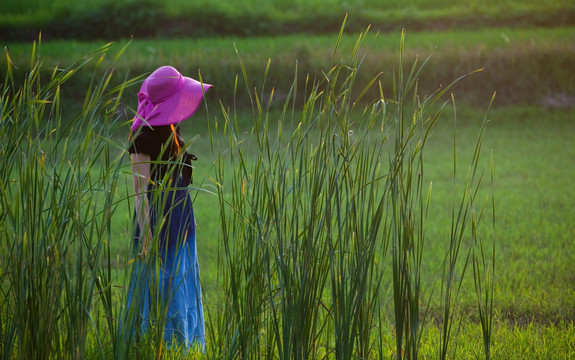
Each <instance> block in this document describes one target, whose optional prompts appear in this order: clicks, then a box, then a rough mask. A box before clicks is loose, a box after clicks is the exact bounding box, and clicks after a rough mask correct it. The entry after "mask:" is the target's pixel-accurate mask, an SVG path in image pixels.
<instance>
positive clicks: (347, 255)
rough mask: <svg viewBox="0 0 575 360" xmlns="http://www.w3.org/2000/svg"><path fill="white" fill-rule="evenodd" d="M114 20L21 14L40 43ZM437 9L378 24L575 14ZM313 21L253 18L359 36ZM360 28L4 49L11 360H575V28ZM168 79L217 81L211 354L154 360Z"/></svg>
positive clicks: (410, 8) (301, 5) (207, 251)
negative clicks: (153, 277)
mask: <svg viewBox="0 0 575 360" xmlns="http://www.w3.org/2000/svg"><path fill="white" fill-rule="evenodd" d="M32 3H34V4H35V8H36V12H31V11H27V10H25V9H28V8H29V5H30V4H32ZM106 3H108V2H106V1H104V0H93V1H87V2H84V3H82V4H83V5H80V4H79V3H77V2H75V3H74V2H67V1H64V0H60V1H58V2H54V3H47V2H33V1H31V0H27V1H22V2H18V3H4V2H3V3H2V4H1V5H0V9H2V10H8V8H9V7H10V9H9V11H11V13H13V14H19V15H18V16H20V17H21V19H25V20H23V21H24V22H23V23H25V24H38V23H48V22H49V21H50V17H51V16H52V15H53V14H54V13H66V12H67V13H71V14H73V13H74V12H75V11H84V12H88V11H91V9H98V8H99V7H100V6H102V5H103V4H106ZM122 3H129V2H128V1H119V2H118V4H122ZM385 3H386V4H387V2H385ZM432 3H433V4H432ZM432 3H430V2H424V1H416V0H414V1H410V2H409V3H408V4H407V6H406V5H405V4H404V5H402V6H399V5H398V4H399V3H398V2H389V3H388V4H387V5H388V6H387V8H388V11H381V10H380V9H381V6H380V4H381V2H375V1H371V0H365V1H362V2H361V4H359V5H361V8H362V10H361V11H360V14H361V16H362V19H363V17H371V18H374V19H376V20H378V21H379V24H381V22H382V21H384V22H385V21H389V22H390V23H392V24H395V25H397V24H402V23H403V22H404V21H405V23H406V24H417V23H419V22H424V23H425V22H427V21H431V20H437V19H440V20H441V23H437V22H435V24H443V25H445V24H446V22H447V20H450V21H455V20H454V19H460V20H459V21H463V20H464V19H468V18H469V17H472V16H475V15H477V16H479V17H482V18H483V19H491V18H495V19H497V18H498V17H499V16H501V17H502V18H503V19H505V16H507V18H506V19H508V20H509V19H512V18H514V17H515V16H516V17H520V16H522V14H523V15H524V16H526V17H527V18H529V19H531V20H533V18H532V17H530V16H533V14H537V13H539V14H542V15H541V17H542V18H544V17H545V16H544V15H545V14H549V13H553V12H555V11H561V10H563V11H565V13H566V14H569V10H570V9H572V7H573V3H572V2H570V1H556V2H553V3H551V4H545V5H543V4H542V3H541V2H538V1H528V0H524V1H515V2H507V1H497V2H496V1H484V2H482V3H481V4H479V3H476V2H469V3H466V4H459V3H457V4H456V5H457V6H454V3H455V2H453V1H448V0H445V1H434V2H432ZM158 4H159V3H158ZM250 4H251V2H247V4H246V6H245V7H244V9H245V8H248V6H247V5H250ZM290 4H291V5H293V6H291V7H290V8H289V9H288V8H285V2H280V1H270V2H268V3H266V6H262V8H261V9H258V10H257V11H256V10H255V9H254V10H250V11H253V14H255V15H254V16H255V17H256V18H257V16H261V17H266V18H270V19H274V21H279V20H282V21H283V22H281V23H282V24H284V25H285V24H288V25H289V24H292V25H293V23H290V21H293V20H290V17H294V18H295V17H297V16H298V14H302V13H311V14H313V13H314V12H317V11H319V10H318V9H323V8H324V7H326V6H330V8H332V9H334V13H333V14H334V15H330V14H331V13H328V14H327V15H326V18H328V17H329V16H332V17H333V18H336V17H337V22H338V23H339V25H338V29H339V26H341V19H342V16H341V14H340V11H339V10H342V8H344V7H346V6H348V5H349V4H347V3H346V4H344V3H342V2H339V1H324V2H320V1H317V2H314V1H312V2H309V1H307V2H303V1H302V2H299V1H295V2H293V3H290ZM432 5H433V6H432ZM80 6H82V7H83V8H81V7H80ZM158 6H160V5H158ZM161 6H162V9H163V10H162V11H161V12H162V13H165V14H167V16H172V17H174V18H177V14H178V13H184V14H185V13H186V12H194V11H196V10H198V8H202V9H204V10H205V11H208V10H210V11H212V10H213V9H214V8H216V10H217V11H216V12H217V13H218V14H220V15H221V17H222V18H226V16H228V17H229V16H232V15H233V16H236V17H237V16H238V15H242V14H243V13H238V12H239V11H240V10H238V9H237V7H234V6H232V5H230V4H227V3H226V2H218V3H217V4H216V3H213V2H211V3H210V2H205V3H204V2H194V3H190V2H183V1H173V2H169V3H167V2H162V3H161ZM336 10H337V11H336ZM214 11H215V10H214ZM242 11H245V12H250V11H248V10H242ZM504 13H505V14H507V15H505V16H504V15H502V14H504ZM2 14H6V13H5V12H2ZM230 14H231V15H230ZM358 15H359V14H358ZM358 15H356V16H358ZM333 18H332V20H331V21H334V20H333ZM214 19H218V18H217V17H214ZM278 19H279V20H278ZM406 19H407V20H409V21H407V20H406ZM446 19H447V20H446ZM461 19H463V20H461ZM323 20H325V19H324V18H322V17H320V18H319V19H318V27H320V28H321V22H322V21H323ZM213 21H216V20H213ZM348 21H349V23H348V25H349V26H350V27H351V29H352V31H351V33H346V31H343V32H341V33H339V34H338V33H337V32H336V33H331V34H323V35H310V34H306V35H303V34H298V33H294V34H291V35H286V36H259V37H246V35H249V34H238V36H229V35H225V34H224V35H223V36H217V37H212V36H208V35H209V34H203V37H202V38H194V39H190V38H156V37H151V38H147V39H140V38H138V37H136V38H135V39H134V40H132V41H128V40H120V41H117V42H114V43H110V44H107V42H103V41H100V40H92V41H89V42H87V41H76V40H56V39H54V40H50V36H49V35H48V36H46V37H47V38H48V40H46V39H43V40H41V41H39V42H36V43H34V45H32V43H30V42H29V41H25V42H21V41H15V40H11V39H9V38H2V39H0V40H1V41H2V42H3V45H6V46H7V48H6V49H7V51H6V56H4V57H3V58H2V59H0V91H1V96H0V138H1V139H3V141H2V144H0V169H1V173H2V176H3V178H4V179H3V181H2V182H1V187H0V315H1V316H0V356H1V357H2V358H3V359H61V358H73V359H81V358H89V359H132V358H137V359H159V358H165V359H181V358H190V359H195V358H205V359H292V358H306V359H332V358H333V359H336V358H337V359H352V358H354V359H355V358H365V359H389V358H392V359H569V358H573V357H575V327H574V326H573V323H574V320H575V286H574V285H573V280H574V274H575V273H574V270H573V266H572V264H573V263H575V259H574V257H575V255H573V251H571V250H572V249H573V239H574V238H575V225H574V224H573V222H572V219H574V218H575V210H574V209H573V207H572V206H571V205H572V203H573V200H574V199H575V189H573V186H572V181H571V179H573V178H574V177H575V167H574V166H572V163H573V160H575V147H573V146H572V142H573V135H572V134H574V133H575V122H574V121H573V120H574V118H575V107H574V104H573V99H572V97H571V96H572V95H573V94H574V93H575V89H574V88H573V84H574V83H575V82H574V81H573V80H574V78H573V77H574V75H575V74H574V73H573V70H572V65H571V64H572V60H573V59H574V58H575V48H574V45H573V41H572V37H573V34H574V33H575V29H574V28H573V24H571V25H569V24H567V25H564V26H557V27H553V26H549V25H548V24H543V25H544V26H543V25H542V26H543V27H536V26H532V27H530V26H528V24H529V21H525V22H522V23H521V24H520V26H517V27H514V26H506V27H502V26H500V24H497V26H493V27H492V26H489V24H488V23H489V22H488V21H485V22H484V23H483V25H482V26H479V27H478V28H474V26H475V25H473V24H471V25H470V26H468V27H463V29H456V28H453V29H447V30H444V31H440V30H438V29H435V31H433V32H416V31H413V32H412V31H410V28H409V27H408V28H407V33H406V34H404V33H400V32H399V31H396V32H392V33H385V32H379V31H378V26H377V24H378V22H377V21H374V22H373V24H374V26H373V28H372V29H370V30H369V31H367V32H365V33H362V34H359V33H357V31H355V30H354V29H356V28H355V27H356V26H357V25H356V24H354V21H356V20H354V15H353V14H351V15H350V17H349V19H348ZM542 21H543V20H542ZM9 22H10V21H9V20H7V19H6V18H5V17H2V16H0V27H2V26H4V25H5V24H6V23H9ZM503 22H505V21H503ZM450 23H452V24H454V23H457V21H455V22H450ZM264 24H265V22H264ZM485 24H487V25H485ZM361 26H363V27H365V24H363V23H362V25H361ZM270 29H272V28H270ZM327 29H329V27H327ZM324 30H325V29H324ZM324 30H322V29H319V30H318V32H324ZM362 30H364V29H363V28H362ZM253 31H256V30H253ZM257 31H260V30H257ZM270 31H273V30H270ZM327 32H329V31H327ZM404 35H405V38H404V37H403V36H404ZM428 56H430V57H429V59H428ZM164 64H172V65H174V66H176V67H177V68H178V69H180V70H181V71H182V72H183V73H185V74H188V75H190V76H193V77H199V76H201V77H202V79H203V80H204V81H206V82H208V83H211V84H214V85H215V87H214V89H213V90H211V91H210V92H209V93H208V96H207V99H206V103H205V106H204V107H202V109H201V110H200V111H199V112H198V113H197V114H196V115H195V116H194V117H193V119H191V121H188V122H185V123H184V124H183V125H182V130H183V135H184V139H186V140H187V141H189V143H188V146H187V147H188V151H190V152H192V153H194V154H197V155H198V158H199V161H197V162H196V163H195V164H194V165H195V172H194V184H193V187H192V188H191V189H190V191H191V193H192V195H193V197H194V208H195V213H196V220H197V224H198V228H197V234H198V235H197V242H198V254H199V261H200V269H201V279H202V287H203V297H204V307H205V315H206V331H207V333H206V336H207V349H206V352H205V353H204V354H199V353H194V352H192V353H186V352H185V350H184V349H181V348H178V347H177V346H176V347H171V348H169V349H166V348H165V344H164V342H163V341H162V340H161V333H162V331H161V325H157V326H156V325H153V326H152V327H151V328H150V331H149V334H148V335H147V336H145V337H144V338H139V339H136V338H134V335H133V332H131V331H130V330H129V329H126V327H125V326H123V324H124V321H126V319H128V318H129V317H130V316H131V312H130V310H131V309H129V308H126V299H125V295H126V294H125V286H126V285H127V281H128V279H129V276H130V274H131V270H132V265H133V262H134V259H133V256H132V252H131V250H130V246H131V237H132V231H133V229H132V217H133V214H132V212H131V209H132V207H133V206H134V199H133V195H132V178H131V177H132V175H131V173H130V164H129V158H128V156H127V154H126V151H125V149H126V148H127V141H128V139H127V137H128V130H129V123H130V120H131V117H132V116H133V113H134V108H135V106H136V103H135V99H136V97H135V93H136V91H137V89H138V88H139V85H140V81H141V79H142V78H141V76H142V75H145V74H146V73H149V72H150V71H152V70H153V69H155V68H156V67H158V66H160V65H164ZM477 69H482V71H478V72H475V73H472V74H470V73H471V72H473V71H475V70H477ZM466 74H468V76H466V77H464V78H462V79H459V80H458V81H456V82H455V83H452V82H453V81H454V80H455V79H457V78H459V77H460V76H462V75H466ZM495 92H496V94H495V97H493V95H494V93H495ZM152 256H154V255H152ZM158 334H160V335H158Z"/></svg>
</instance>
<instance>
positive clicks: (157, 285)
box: [128, 181, 205, 350]
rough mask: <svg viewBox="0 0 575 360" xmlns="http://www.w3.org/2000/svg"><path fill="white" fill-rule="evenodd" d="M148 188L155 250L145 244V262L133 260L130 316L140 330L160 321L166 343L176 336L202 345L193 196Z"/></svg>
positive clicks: (182, 341)
mask: <svg viewBox="0 0 575 360" xmlns="http://www.w3.org/2000/svg"><path fill="white" fill-rule="evenodd" d="M178 183H179V185H182V184H181V181H179V182H178ZM148 190H149V193H148V199H149V201H150V215H151V216H150V223H151V226H152V234H154V241H155V242H156V243H157V250H155V249H153V247H152V249H149V251H152V256H151V260H150V259H149V261H148V262H147V263H144V262H143V261H140V260H139V259H137V260H136V261H135V265H134V268H133V272H132V277H131V280H130V286H129V288H128V313H130V314H131V316H129V317H130V318H131V319H133V326H134V329H136V331H137V332H139V333H140V334H142V333H144V332H145V331H146V329H147V328H148V327H150V326H155V327H156V329H157V327H158V326H160V327H162V328H163V329H164V340H165V341H166V342H167V343H168V344H170V343H171V342H173V341H177V342H179V343H180V344H183V345H184V346H185V347H186V348H190V347H198V348H200V349H201V350H203V349H204V348H205V332H204V313H203V308H202V295H201V288H200V270H199V266H198V256H197V251H196V229H195V221H194V210H193V207H192V200H191V198H190V196H189V194H188V191H187V189H185V188H183V187H182V188H179V189H160V188H150V189H148ZM135 223H136V225H135V227H136V232H135V249H139V238H140V229H139V227H138V225H137V221H135ZM158 231H159V233H157V232H158ZM136 251H139V250H136Z"/></svg>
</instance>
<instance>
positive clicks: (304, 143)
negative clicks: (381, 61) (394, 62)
mask: <svg viewBox="0 0 575 360" xmlns="http://www.w3.org/2000/svg"><path fill="white" fill-rule="evenodd" d="M340 38H341V33H340V37H339V38H338V42H339V39H340ZM360 43H361V36H360V38H359V40H358V42H357V44H356V47H355V49H354V50H353V52H352V53H351V54H349V55H350V57H349V61H348V62H346V63H335V62H334V64H333V66H332V67H331V68H329V69H327V70H325V71H323V72H322V74H321V75H320V76H318V77H317V78H312V77H310V76H309V75H307V76H304V77H303V79H304V80H303V81H305V85H304V88H305V89H306V92H305V94H303V95H302V94H297V93H296V92H297V91H296V90H297V89H298V88H301V84H298V82H301V81H302V78H301V76H300V74H298V73H297V67H296V74H295V80H294V83H293V86H292V88H291V90H290V92H289V94H288V100H287V101H286V103H285V106H284V108H283V111H282V112H281V114H274V113H273V112H270V111H269V104H270V103H271V102H272V101H273V96H274V90H272V91H271V92H270V94H269V96H264V91H263V90H262V91H261V93H258V92H256V91H254V92H252V91H251V90H249V89H251V87H252V85H251V84H250V83H249V79H248V78H247V76H246V73H245V71H244V73H243V81H244V82H245V84H246V87H247V88H248V92H249V94H250V98H251V101H252V105H253V109H254V112H253V114H254V117H253V124H251V129H250V131H249V133H244V132H242V130H243V129H242V128H241V124H240V123H239V122H238V118H237V114H236V113H235V111H233V110H230V109H228V108H226V107H225V106H222V111H223V116H224V120H225V121H224V125H223V129H221V127H220V128H214V133H213V134H216V133H217V132H219V131H223V133H224V134H227V135H228V139H229V141H228V142H227V143H226V144H225V145H224V144H216V146H223V147H224V148H225V151H223V152H221V153H220V157H219V160H218V168H217V175H216V177H217V181H218V183H219V185H220V187H219V199H220V217H221V228H220V230H221V233H222V234H221V236H222V241H221V254H222V258H221V266H220V271H221V274H220V278H221V279H222V281H223V291H224V294H223V301H222V304H221V305H220V307H221V312H220V314H219V315H217V316H216V318H215V320H213V322H212V326H213V330H212V339H211V340H212V341H211V347H212V350H213V356H214V357H215V358H236V357H239V358H242V359H255V358H281V359H291V358H309V359H315V358H338V359H351V358H355V357H359V358H376V357H379V358H389V352H391V353H392V354H393V356H394V357H395V358H398V359H403V358H405V359H417V358H418V350H419V344H420V340H421V331H422V329H423V326H424V324H425V320H426V310H427V308H428V306H429V304H430V298H431V290H430V289H425V288H424V285H423V284H422V279H421V275H422V271H423V270H422V260H423V257H424V254H425V252H424V247H425V240H426V220H427V212H428V208H429V203H430V201H431V200H430V199H431V184H429V185H426V181H427V178H426V176H425V175H426V174H425V166H424V165H425V147H426V141H427V140H428V138H429V135H430V133H431V131H432V129H433V127H434V125H435V123H436V122H437V121H438V119H439V117H440V113H441V108H442V107H443V106H444V105H446V104H445V103H444V104H441V103H440V101H441V99H442V98H443V96H444V95H445V94H446V93H447V92H448V91H449V90H450V89H451V88H452V86H453V85H454V84H455V83H456V82H457V81H459V80H461V79H458V80H456V81H455V82H453V83H452V84H450V85H448V86H447V87H445V88H443V89H440V90H438V91H437V92H436V93H433V94H431V95H430V96H421V95H420V94H418V92H417V82H418V77H419V75H420V73H421V69H422V68H423V65H425V62H424V64H423V65H419V64H418V63H417V62H416V63H415V64H414V65H413V66H412V67H411V69H410V70H409V72H405V70H404V66H405V65H404V64H403V59H402V54H403V34H402V38H401V48H400V59H399V64H398V66H397V68H396V72H395V86H394V93H393V94H392V97H391V98H386V97H385V96H384V94H383V90H381V89H382V88H381V87H379V94H380V96H379V97H378V98H376V99H367V98H365V96H366V94H368V93H370V89H372V88H373V87H376V88H377V87H378V84H379V83H378V77H375V78H373V79H372V80H371V81H369V82H367V83H365V84H363V83H362V84H360V83H357V82H356V79H357V78H358V76H357V75H358V72H359V71H360V69H361V64H362V57H361V56H360V55H359V54H360V50H359V49H360ZM336 52H337V45H336ZM334 58H335V57H334ZM268 66H269V65H268ZM266 74H267V69H266V73H265V74H264V81H263V84H265V77H266V76H265V75H266ZM238 82H239V80H238V79H236V89H237V88H238ZM298 96H299V97H303V98H304V100H303V107H302V108H301V109H298V110H295V109H296V107H295V105H294V104H295V103H296V102H299V101H300V100H299V99H297V97H298ZM447 103H448V102H447ZM437 105H440V106H439V107H438V106H437ZM438 109H439V110H438ZM482 129H483V128H482ZM482 132H483V130H482ZM214 136H215V135H214ZM480 144H481V136H480V137H479V139H478V145H477V146H478V151H477V152H476V156H475V157H473V159H472V161H471V165H470V169H471V170H470V175H469V176H468V177H467V179H466V181H465V186H464V189H463V191H462V193H461V195H460V196H454V206H453V218H452V224H451V240H450V245H449V249H448V250H447V251H446V260H445V265H444V273H443V275H438V277H440V278H441V279H442V281H441V289H440V293H441V295H442V299H443V301H442V302H441V305H440V306H441V307H442V309H443V310H444V316H443V320H442V321H443V324H444V327H445V329H446V330H445V332H444V337H443V339H442V342H441V344H440V345H438V346H440V347H444V350H445V351H447V349H448V348H449V346H450V344H449V340H450V339H452V337H453V333H452V332H451V326H452V325H451V324H452V320H453V315H454V314H455V309H454V307H453V305H454V304H453V303H454V302H456V300H457V293H456V291H455V290H454V289H457V288H458V286H460V283H458V281H459V280H458V279H459V278H460V276H463V275H464V273H465V269H466V268H467V260H466V258H465V257H463V258H462V256H461V255H460V253H461V248H462V247H465V246H466V245H465V237H466V236H468V235H469V229H468V226H467V223H468V222H469V221H470V220H472V221H473V224H476V223H477V220H478V217H477V214H476V213H475V212H474V211H475V206H476V205H475V203H476V201H475V195H476V193H477V189H478V187H479V184H480V182H481V181H480V178H479V179H478V178H477V176H475V174H476V170H477V168H478V163H479V154H480V151H479V150H480ZM455 155H456V154H455V150H454V158H455V157H456V156H455ZM454 164H455V163H454ZM454 166H455V165H454ZM454 174H455V168H454ZM454 179H455V175H454ZM454 186H455V185H454ZM476 230H477V227H476V226H473V237H474V239H479V237H478V236H477V234H476ZM477 241H478V240H477ZM478 244H479V242H477V243H476V246H475V248H477V249H481V246H480V245H478ZM466 249H468V252H470V251H471V250H470V248H469V247H466ZM474 259H478V258H477V257H475V258H474ZM483 259H484V258H483ZM461 263H463V265H461ZM487 263H488V262H485V263H483V264H487ZM458 264H459V265H458ZM474 264H475V266H474V269H475V272H474V274H475V279H476V280H477V281H479V280H481V283H479V284H478V285H477V287H478V293H485V294H486V296H487V298H486V299H487V300H488V301H487V302H481V303H480V307H481V309H482V312H483V313H485V312H487V315H486V316H487V317H486V319H487V320H486V321H485V323H486V325H489V324H490V320H489V319H492V317H490V316H492V315H491V314H492V313H491V309H492V303H491V302H490V301H491V300H492V288H491V290H489V287H487V288H486V287H485V284H484V283H485V280H482V279H483V277H484V276H485V275H484V274H486V273H485V266H487V265H484V267H481V266H479V265H481V263H480V262H478V261H474ZM462 269H463V270H462ZM456 271H459V273H458V274H455V272H456ZM456 275H457V276H456ZM490 279H491V278H490ZM489 281H491V280H489ZM389 282H391V285H390V283H389ZM488 284H491V283H490V282H488ZM488 286H489V285H488ZM390 287H391V290H388V289H390ZM486 289H487V291H486ZM390 292H391V294H392V298H391V301H390V300H389V299H388V294H389V293H390ZM390 303H391V309H390V308H389V306H388V304H390ZM390 318H391V321H389V322H388V321H387V320H386V319H390ZM389 328H391V330H389V331H388V330H386V329H389ZM489 332H490V328H489V327H485V333H486V336H487V337H486V339H487V340H486V341H487V343H488V342H489V338H488V335H487V334H489ZM389 333H393V336H392V337H393V340H392V342H395V345H391V343H390V341H388V340H387V339H388V336H387V334H389ZM487 343H486V346H487ZM440 351H443V350H440ZM442 354H446V353H442ZM443 357H445V355H443Z"/></svg>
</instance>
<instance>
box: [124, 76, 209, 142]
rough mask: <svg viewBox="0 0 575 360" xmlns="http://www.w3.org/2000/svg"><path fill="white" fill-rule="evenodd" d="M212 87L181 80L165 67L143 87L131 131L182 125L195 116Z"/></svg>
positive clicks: (190, 80) (149, 77) (145, 81)
mask: <svg viewBox="0 0 575 360" xmlns="http://www.w3.org/2000/svg"><path fill="white" fill-rule="evenodd" d="M211 87H212V85H210V84H206V83H201V82H199V81H196V80H194V79H192V78H189V77H185V76H182V74H180V73H179V72H178V70H176V69H175V68H173V67H171V66H162V67H160V68H159V69H157V70H156V71H154V72H153V73H152V74H151V75H150V76H148V78H146V80H144V83H143V84H142V87H141V88H140V92H139V93H138V112H137V113H136V116H135V117H134V121H133V123H132V131H136V130H137V129H138V128H139V127H140V126H142V125H148V126H160V125H171V124H176V123H179V122H182V121H184V120H186V119H187V118H189V117H190V116H192V114H193V113H195V112H196V110H197V109H198V107H199V106H200V103H201V102H202V99H203V98H204V94H205V92H206V91H208V89H209V88H211Z"/></svg>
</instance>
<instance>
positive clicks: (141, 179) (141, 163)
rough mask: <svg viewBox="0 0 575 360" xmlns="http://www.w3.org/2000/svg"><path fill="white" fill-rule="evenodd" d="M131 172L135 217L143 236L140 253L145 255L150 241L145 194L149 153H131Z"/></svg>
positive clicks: (148, 171)
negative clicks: (134, 196) (132, 175)
mask: <svg viewBox="0 0 575 360" xmlns="http://www.w3.org/2000/svg"><path fill="white" fill-rule="evenodd" d="M131 157H132V173H133V174H134V192H135V194H136V219H137V220H138V226H139V227H140V234H142V235H143V236H144V241H143V242H142V251H141V253H140V255H146V254H147V252H148V249H149V246H150V244H151V243H152V230H151V227H150V203H149V201H148V196H147V194H146V191H147V188H148V183H149V182H150V160H151V159H150V155H147V154H143V153H135V154H131Z"/></svg>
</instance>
